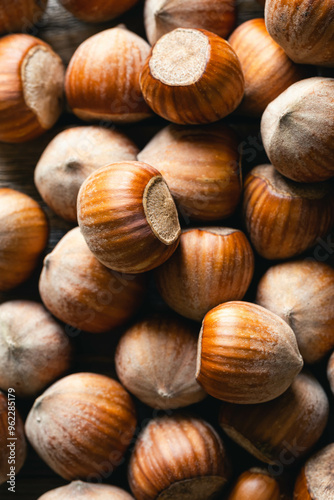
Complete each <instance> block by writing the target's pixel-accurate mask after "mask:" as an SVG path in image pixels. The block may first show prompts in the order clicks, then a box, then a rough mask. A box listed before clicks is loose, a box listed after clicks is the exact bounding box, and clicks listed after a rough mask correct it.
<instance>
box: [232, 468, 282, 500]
mask: <svg viewBox="0 0 334 500" xmlns="http://www.w3.org/2000/svg"><path fill="white" fill-rule="evenodd" d="M280 498H281V495H280V487H279V484H278V482H277V481H276V479H275V478H274V477H271V476H270V474H269V473H268V471H266V470H262V469H250V470H249V471H246V472H244V473H243V474H241V476H239V477H238V479H237V481H236V484H235V485H234V487H233V489H232V491H231V493H230V495H229V496H228V498H227V500H280Z"/></svg>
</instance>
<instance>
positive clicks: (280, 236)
mask: <svg viewBox="0 0 334 500" xmlns="http://www.w3.org/2000/svg"><path fill="white" fill-rule="evenodd" d="M333 207H334V199H333V190H332V187H331V185H330V184H325V183H323V184H299V183H297V182H293V181H290V180H289V179H286V178H285V177H283V176H282V175H281V174H279V173H278V172H277V170H276V169H275V168H274V167H273V166H272V165H259V166H258V167H255V168H254V169H253V170H252V171H251V172H250V173H249V174H248V176H247V177H246V179H245V188H244V201H243V212H244V220H245V225H246V228H247V231H248V233H249V236H250V239H251V242H252V243H253V245H254V247H255V249H256V251H257V252H258V253H259V254H260V255H261V256H262V257H264V258H266V259H288V258H290V257H294V256H296V255H299V254H301V253H302V252H304V251H305V250H307V249H308V248H311V247H312V246H313V245H314V244H315V243H316V241H317V239H318V238H321V237H323V236H325V235H326V234H327V233H328V231H329V230H330V229H331V227H332V225H333V222H334V210H333Z"/></svg>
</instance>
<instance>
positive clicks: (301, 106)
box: [261, 44, 334, 182]
mask: <svg viewBox="0 0 334 500" xmlns="http://www.w3.org/2000/svg"><path fill="white" fill-rule="evenodd" d="M333 45H334V44H333ZM333 94H334V78H323V77H315V78H308V79H307V80H303V81H301V82H297V83H295V84H294V85H292V86H291V87H289V88H288V89H287V90H286V91H285V92H283V93H282V94H281V95H280V96H279V97H277V98H276V99H275V100H274V101H273V102H271V103H270V104H269V106H268V107H267V109H266V110H265V112H264V113H263V116H262V121H261V134H262V139H263V145H264V147H265V150H266V153H267V155H268V157H269V159H270V161H271V163H272V164H273V165H274V167H275V168H276V169H277V170H278V171H279V172H280V173H281V174H283V175H284V176H286V177H288V178H289V179H292V180H294V181H298V182H319V181H323V180H326V179H329V178H330V177H333V176H334V166H333V161H332V158H333V155H334V102H333ZM315 110H316V112H315Z"/></svg>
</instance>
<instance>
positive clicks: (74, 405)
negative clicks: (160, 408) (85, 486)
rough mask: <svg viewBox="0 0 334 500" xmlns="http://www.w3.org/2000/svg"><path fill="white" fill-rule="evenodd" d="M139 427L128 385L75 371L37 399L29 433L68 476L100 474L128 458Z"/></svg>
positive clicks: (92, 478)
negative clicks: (130, 445)
mask: <svg viewBox="0 0 334 500" xmlns="http://www.w3.org/2000/svg"><path fill="white" fill-rule="evenodd" d="M135 427H136V415H135V407H134V404H133V402H132V399H131V397H130V396H129V394H128V393H127V392H126V390H125V389H123V387H122V386H121V385H120V384H119V383H118V382H116V380H113V379H111V378H109V377H105V376H104V375H97V374H95V373H74V374H73V375H69V376H68V377H65V378H63V379H61V380H59V381H58V382H56V383H55V384H53V385H52V386H51V387H49V388H48V389H47V390H46V391H45V392H44V393H43V394H42V395H41V396H39V398H38V399H36V401H35V403H34V405H33V407H32V409H31V410H30V413H29V415H28V418H27V421H26V425H25V428H26V434H27V438H28V440H29V441H30V443H31V445H32V446H33V448H34V449H35V451H36V452H37V453H38V454H39V456H40V457H41V458H42V459H43V460H44V461H45V462H46V463H47V464H48V465H49V467H51V469H53V470H54V471H55V472H56V473H57V474H59V475H60V476H61V477H63V478H64V479H67V480H69V481H71V480H73V479H85V480H87V481H96V480H99V479H100V477H101V474H102V473H103V474H106V470H107V471H108V472H107V474H108V473H109V474H111V473H112V472H113V471H114V469H115V467H117V466H118V465H119V464H120V463H122V461H123V456H124V453H125V451H126V449H127V447H128V445H129V444H130V442H131V440H132V437H133V434H134V431H135Z"/></svg>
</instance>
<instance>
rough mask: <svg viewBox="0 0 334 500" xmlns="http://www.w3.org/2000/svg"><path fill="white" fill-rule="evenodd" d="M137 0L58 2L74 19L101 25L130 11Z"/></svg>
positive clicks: (62, 0) (61, 0) (65, 0)
mask: <svg viewBox="0 0 334 500" xmlns="http://www.w3.org/2000/svg"><path fill="white" fill-rule="evenodd" d="M137 2H138V0H121V1H119V0H88V1H87V0H60V3H61V5H63V7H65V9H67V10H68V11H70V12H71V13H72V14H73V15H74V16H75V17H77V18H78V19H81V21H85V22H88V23H102V22H105V21H109V20H111V19H114V18H115V17H118V16H120V15H121V14H124V12H126V11H127V10H129V9H131V7H133V6H134V5H135V4H136V3H137Z"/></svg>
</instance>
